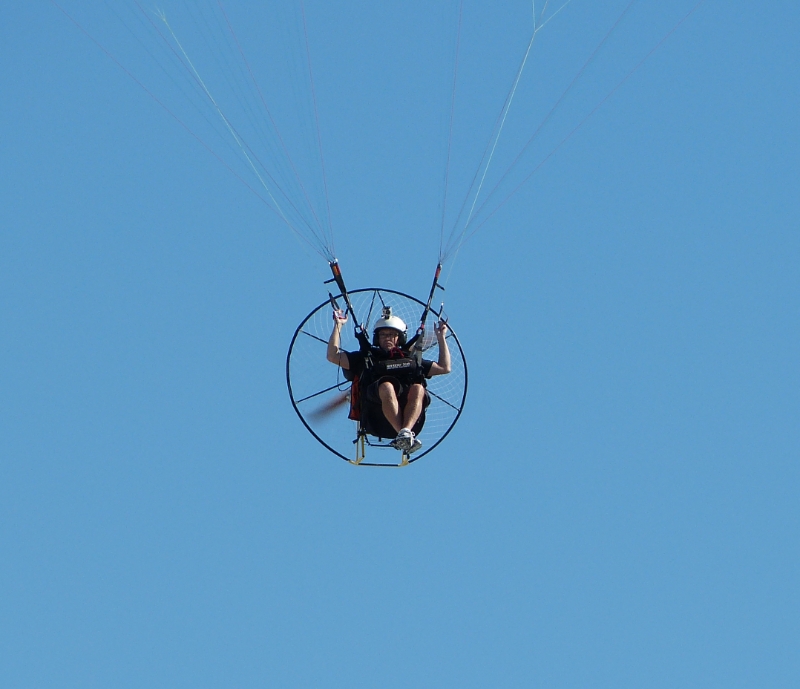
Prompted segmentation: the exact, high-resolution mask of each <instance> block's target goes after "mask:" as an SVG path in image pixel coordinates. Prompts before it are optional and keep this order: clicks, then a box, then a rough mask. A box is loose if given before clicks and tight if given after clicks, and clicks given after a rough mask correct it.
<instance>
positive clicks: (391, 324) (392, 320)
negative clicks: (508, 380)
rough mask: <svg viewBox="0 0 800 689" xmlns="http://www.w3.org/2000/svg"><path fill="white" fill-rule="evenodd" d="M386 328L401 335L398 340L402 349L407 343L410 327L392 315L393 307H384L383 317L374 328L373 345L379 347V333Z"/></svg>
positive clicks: (376, 322)
mask: <svg viewBox="0 0 800 689" xmlns="http://www.w3.org/2000/svg"><path fill="white" fill-rule="evenodd" d="M384 328H390V329H392V330H396V331H397V332H398V333H400V337H399V338H398V339H397V344H398V345H400V346H401V347H402V346H403V345H404V344H405V343H406V333H407V332H408V326H407V325H406V324H405V323H404V322H403V321H402V319H400V318H398V317H397V316H393V315H392V307H391V306H384V307H383V312H382V313H381V317H380V318H379V319H378V320H377V321H375V325H374V326H372V344H374V345H375V346H376V347H377V346H378V331H379V330H383V329H384Z"/></svg>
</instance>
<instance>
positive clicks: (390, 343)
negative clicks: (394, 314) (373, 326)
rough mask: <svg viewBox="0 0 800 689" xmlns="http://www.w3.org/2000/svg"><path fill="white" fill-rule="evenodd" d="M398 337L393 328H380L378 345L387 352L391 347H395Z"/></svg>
mask: <svg viewBox="0 0 800 689" xmlns="http://www.w3.org/2000/svg"><path fill="white" fill-rule="evenodd" d="M399 338H400V333H399V332H397V331H396V330H395V329H394V328H381V329H380V330H379V331H378V346H379V347H380V348H381V349H382V350H384V351H386V352H388V351H389V350H391V349H392V348H393V347H397V340H398V339H399Z"/></svg>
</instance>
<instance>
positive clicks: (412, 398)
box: [387, 383, 425, 430]
mask: <svg viewBox="0 0 800 689" xmlns="http://www.w3.org/2000/svg"><path fill="white" fill-rule="evenodd" d="M407 400H408V401H407V402H406V406H405V409H403V424H402V427H403V428H409V429H411V428H414V424H415V423H417V421H418V420H419V415H420V414H421V413H422V404H423V402H424V400H425V388H423V387H422V385H420V384H419V383H414V384H413V385H412V386H411V387H410V388H409V389H408V398H407ZM387 418H388V417H387ZM398 430H400V429H398Z"/></svg>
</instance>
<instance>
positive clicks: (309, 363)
mask: <svg viewBox="0 0 800 689" xmlns="http://www.w3.org/2000/svg"><path fill="white" fill-rule="evenodd" d="M348 294H349V296H350V301H351V303H352V305H353V309H354V311H355V313H356V315H357V316H358V318H359V322H360V323H361V324H362V325H363V326H364V328H365V329H366V330H367V333H368V336H369V339H370V340H372V328H373V325H374V323H375V322H376V321H377V320H378V319H379V318H380V317H381V311H382V309H383V307H385V306H390V307H391V308H392V314H393V315H394V316H399V317H400V318H401V319H402V320H403V321H404V322H405V323H406V324H407V325H408V327H409V331H408V337H409V339H410V338H411V337H412V336H413V335H414V332H415V330H414V328H416V327H417V326H418V325H419V319H420V318H421V317H422V314H423V312H424V310H425V304H424V303H423V302H421V301H420V300H419V299H415V298H414V297H411V296H409V295H407V294H403V293H402V292H396V291H394V290H389V289H377V288H371V289H359V290H354V291H353V292H349V293H348ZM336 299H337V301H338V302H339V304H340V305H342V306H343V305H344V300H343V299H342V297H341V295H340V296H337V297H336ZM439 316H440V314H439V312H438V311H436V310H435V309H433V308H432V309H431V311H430V313H429V315H428V318H427V319H426V323H425V335H424V337H423V341H422V347H423V356H424V358H425V359H430V360H432V361H436V360H438V358H439V345H438V342H437V339H436V335H435V333H434V330H433V325H434V322H435V321H436V320H438V319H439ZM353 327H354V324H353V322H352V317H351V318H350V319H349V320H348V322H347V323H346V324H345V325H344V327H343V328H342V338H341V348H342V349H343V350H345V351H357V350H358V348H359V346H358V342H357V340H356V338H355V335H354V333H353ZM332 329H333V319H332V308H331V304H330V302H329V301H326V302H323V303H322V304H320V305H319V306H318V307H317V308H316V309H314V310H313V311H312V312H311V313H310V314H308V316H306V318H305V320H304V321H303V322H302V323H301V324H300V325H299V326H298V328H297V330H296V331H295V333H294V337H293V338H292V343H291V345H290V346H289V354H288V356H287V357H286V382H287V385H288V386H289V397H290V398H291V400H292V406H293V407H294V409H295V411H296V412H297V415H298V416H299V417H300V420H301V421H302V422H303V424H304V425H305V427H306V428H307V429H308V430H309V431H310V432H311V434H312V435H313V436H314V437H315V438H316V439H317V440H318V441H319V442H320V443H322V444H323V445H324V446H325V447H326V448H328V449H329V450H330V451H331V452H333V453H334V454H335V455H337V456H339V457H341V458H342V459H344V460H346V461H348V462H350V463H352V464H356V463H357V464H359V465H360V466H399V465H400V464H401V462H400V453H399V452H398V451H397V450H396V449H394V448H393V447H391V445H389V443H388V441H387V440H386V439H379V438H375V437H373V436H366V437H365V439H364V440H365V443H364V446H365V448H366V453H365V455H364V457H363V458H359V460H357V459H356V458H357V452H358V445H359V444H360V442H359V437H358V435H359V427H358V422H356V421H351V420H350V419H348V414H349V412H350V397H349V396H350V385H351V384H350V382H349V381H348V380H346V379H345V377H344V375H343V371H342V369H341V368H339V367H338V366H336V365H334V364H331V363H330V362H329V361H328V360H327V358H326V352H327V345H328V339H329V338H330V335H331V330H332ZM447 345H448V349H449V350H450V360H451V372H450V373H449V374H447V375H441V376H434V377H433V378H430V379H428V381H427V389H428V392H429V394H430V398H431V403H430V406H428V408H427V410H426V415H425V416H426V419H425V426H424V428H423V429H422V431H421V432H420V433H419V435H418V437H419V440H420V441H421V442H422V449H421V450H420V451H419V452H417V453H415V454H413V455H411V457H410V459H409V461H408V463H409V464H410V463H411V462H415V461H417V460H418V459H421V458H422V457H424V456H425V455H427V454H428V453H429V452H431V450H433V449H434V448H435V447H436V446H437V445H439V443H441V442H442V440H444V438H445V437H446V436H447V434H448V433H449V432H450V431H451V430H452V428H453V426H455V424H456V422H457V421H458V417H459V416H460V415H461V410H462V409H463V407H464V401H465V400H466V397H467V362H466V359H465V358H464V352H463V350H462V349H461V343H460V342H459V341H458V337H457V336H456V334H455V332H454V331H453V330H452V328H450V324H449V323H448V332H447Z"/></svg>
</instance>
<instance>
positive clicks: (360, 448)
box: [348, 430, 411, 467]
mask: <svg viewBox="0 0 800 689" xmlns="http://www.w3.org/2000/svg"><path fill="white" fill-rule="evenodd" d="M353 444H354V445H355V446H356V458H355V459H351V460H348V461H349V462H350V464H354V465H355V466H388V467H391V466H397V467H406V466H408V465H409V464H410V463H411V455H410V454H409V452H408V450H401V451H400V463H399V464H378V465H376V464H367V463H365V462H364V459H365V458H366V456H367V445H371V446H372V447H385V448H390V447H391V445H374V444H373V443H371V442H369V440H367V434H366V433H365V432H364V431H363V430H359V431H358V436H357V437H356V439H355V440H354V441H353Z"/></svg>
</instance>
